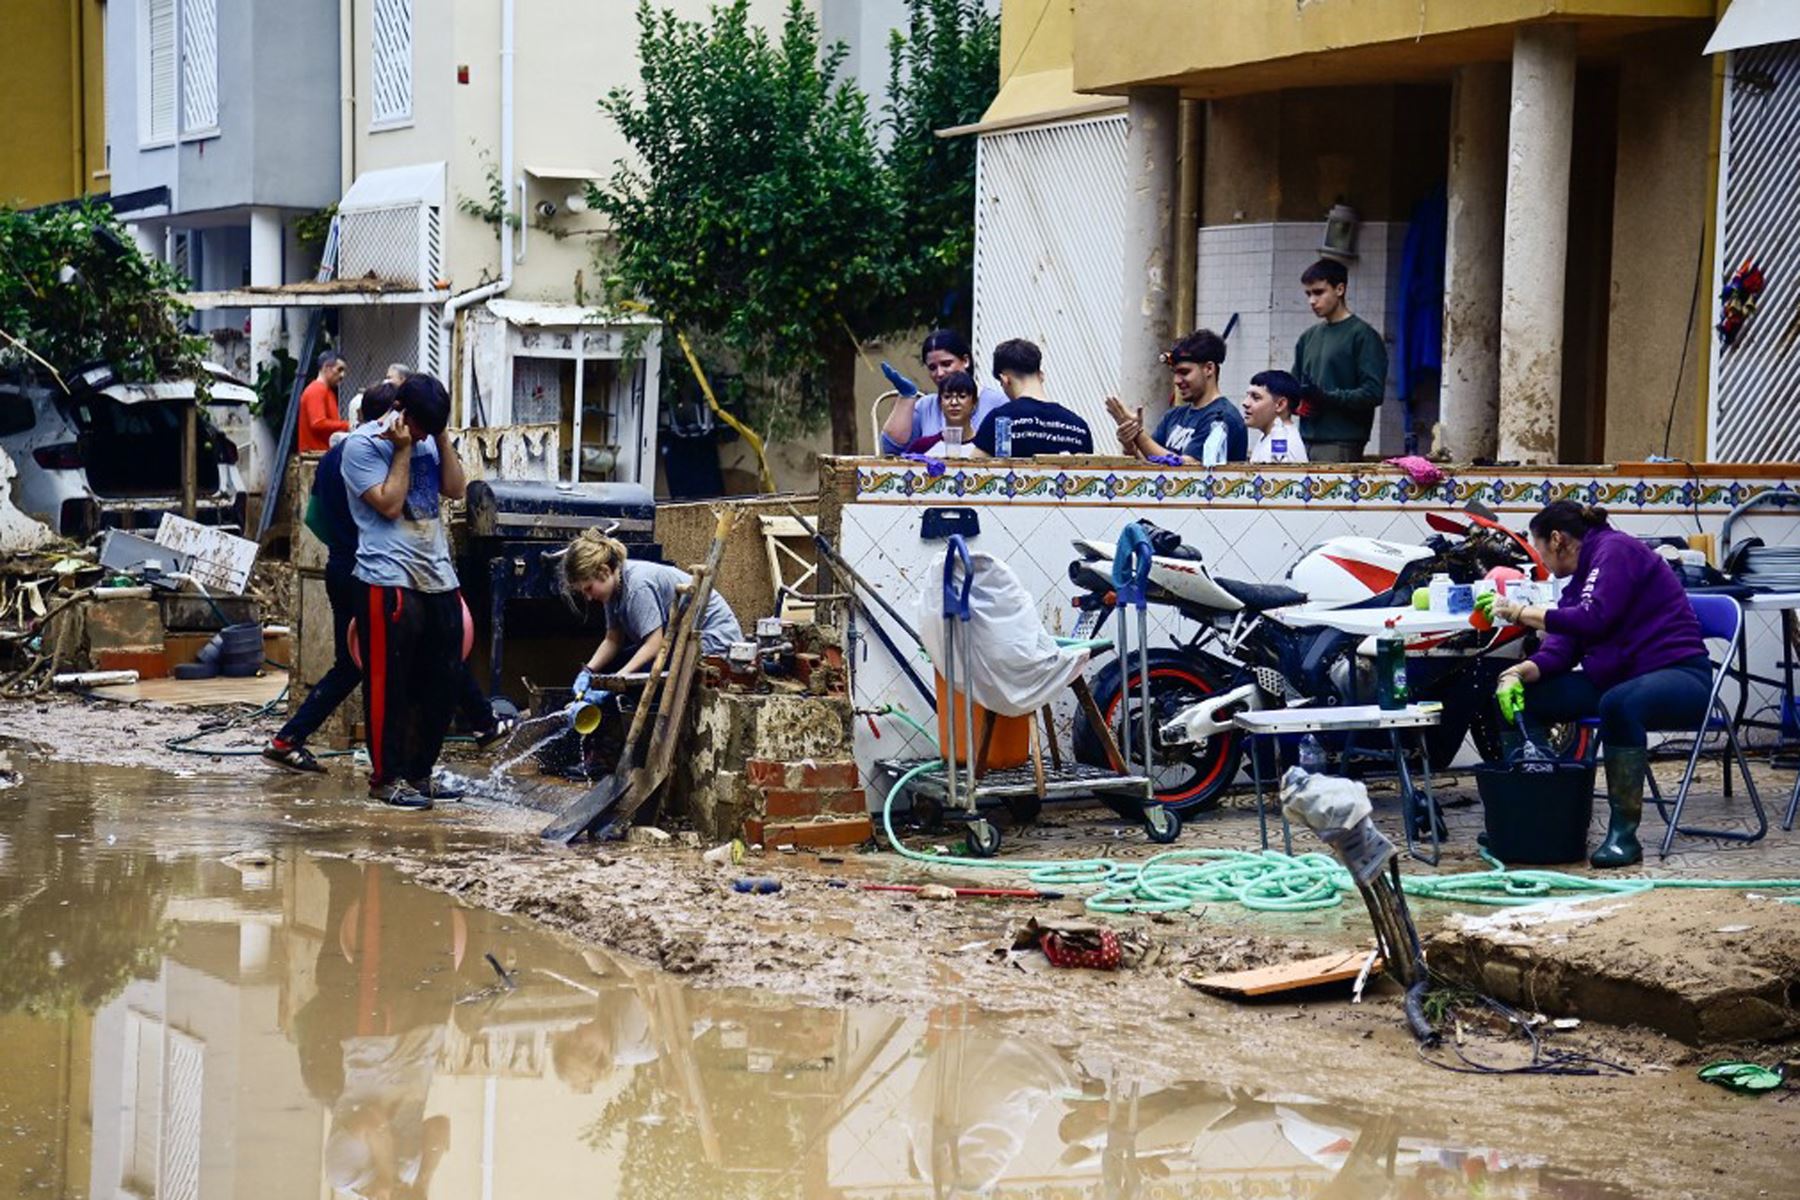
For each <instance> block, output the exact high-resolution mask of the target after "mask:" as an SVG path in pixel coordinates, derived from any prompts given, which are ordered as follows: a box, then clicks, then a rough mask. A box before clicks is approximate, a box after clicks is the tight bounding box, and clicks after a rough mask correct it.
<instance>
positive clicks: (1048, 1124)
mask: <svg viewBox="0 0 1800 1200" xmlns="http://www.w3.org/2000/svg"><path fill="white" fill-rule="evenodd" d="M16 765H18V766H20V767H22V768H23V775H24V781H23V782H22V783H21V784H19V785H18V786H14V787H11V788H10V789H8V790H4V791H0V1046H3V1047H4V1054H5V1068H4V1070H3V1071H0V1196H8V1197H11V1196H19V1197H37V1196H43V1197H92V1198H95V1200H102V1198H104V1200H115V1198H126V1197H129V1198H134V1200H221V1198H225V1197H246V1198H248V1197H256V1198H258V1200H262V1198H277V1197H295V1198H301V1197H305V1198H308V1200H315V1198H319V1197H332V1196H338V1195H342V1196H363V1197H371V1198H376V1197H386V1198H392V1200H399V1198H402V1197H425V1196H430V1197H435V1198H442V1200H461V1198H467V1200H490V1198H494V1197H565V1196H566V1197H614V1196H618V1197H631V1198H646V1200H648V1198H651V1197H670V1198H705V1197H776V1196H804V1197H841V1198H845V1200H849V1198H863V1197H868V1198H874V1197H948V1196H995V1197H1014V1196H1018V1197H1024V1196H1029V1197H1042V1198H1050V1197H1057V1198H1062V1197H1069V1198H1073V1197H1089V1196H1092V1197H1108V1198H1123V1197H1137V1196H1142V1197H1175V1196H1218V1197H1227V1196H1229V1197H1252V1196H1256V1197H1262V1196H1268V1197H1290V1196H1292V1197H1301V1196H1312V1197H1339V1198H1344V1200H1365V1198H1374V1197H1395V1198H1400V1197H1439V1196H1483V1197H1495V1198H1498V1197H1561V1198H1571V1200H1572V1198H1599V1197H1614V1196H1623V1195H1626V1193H1623V1192H1618V1191H1615V1190H1611V1189H1608V1188H1604V1187H1601V1186H1599V1185H1597V1184H1591V1183H1586V1182H1583V1181H1581V1180H1579V1179H1574V1178H1571V1177H1569V1176H1566V1175H1563V1174H1561V1173H1559V1172H1558V1171H1557V1170H1556V1169H1555V1165H1554V1164H1552V1163H1546V1162H1544V1161H1543V1160H1542V1159H1539V1158H1535V1157H1533V1156H1532V1155H1530V1154H1529V1153H1521V1152H1519V1150H1518V1148H1515V1147H1504V1146H1502V1147H1488V1146H1468V1145H1454V1144H1446V1143H1445V1142H1443V1141H1442V1140H1438V1139H1437V1138H1435V1137H1433V1136H1426V1135H1424V1134H1422V1133H1420V1132H1419V1130H1420V1129H1422V1128H1442V1127H1443V1121H1442V1117H1441V1114H1440V1115H1439V1117H1438V1118H1437V1119H1435V1120H1429V1121H1427V1120H1421V1121H1419V1122H1416V1123H1415V1122H1411V1121H1409V1120H1407V1119H1406V1118H1404V1117H1392V1116H1382V1117H1369V1116H1366V1115H1363V1114H1361V1113H1359V1112H1358V1111H1354V1110H1351V1109H1347V1108H1338V1107H1331V1106H1327V1105H1325V1104H1323V1103H1320V1102H1318V1101H1315V1100H1313V1099H1310V1098H1309V1097H1308V1096H1307V1094H1306V1090H1305V1084H1306V1080H1305V1078H1303V1077H1295V1078H1272V1079H1270V1080H1269V1081H1268V1084H1267V1086H1266V1088H1264V1089H1262V1090H1257V1091H1246V1090H1235V1091H1234V1090H1228V1089H1226V1088H1224V1087H1222V1086H1219V1085H1216V1084H1213V1083H1209V1082H1208V1081H1207V1080H1206V1079H1204V1078H1194V1079H1190V1080H1187V1081H1185V1082H1180V1083H1177V1084H1175V1085H1173V1086H1169V1085H1167V1084H1166V1083H1158V1084H1156V1085H1155V1086H1151V1085H1148V1084H1145V1083H1143V1082H1142V1081H1141V1079H1140V1078H1138V1076H1137V1073H1136V1071H1135V1069H1134V1068H1133V1067H1132V1066H1131V1065H1129V1064H1128V1063H1125V1062H1122V1061H1120V1060H1119V1059H1117V1058H1113V1059H1108V1058H1106V1057H1102V1056H1099V1055H1097V1054H1088V1053H1084V1052H1083V1050H1082V1049H1081V1048H1080V1047H1067V1048H1053V1047H1051V1046H1049V1045H1046V1044H1044V1043H1042V1042H1039V1041H1034V1040H1028V1039H1024V1038H1019V1037H1015V1036H1010V1035H1008V1034H1007V1033H1006V1032H1005V1031H1004V1029H1003V1028H1002V1027H1001V1026H999V1025H998V1024H995V1023H993V1022H991V1021H988V1020H985V1019H984V1018H983V1017H982V1016H981V1015H980V1014H979V1013H978V1012H976V1011H973V1010H972V1009H970V1008H969V1007H966V1006H948V1007H935V1008H934V1007H929V1006H924V1005H921V1006H920V1007H919V1008H917V1009H916V1010H914V1011H879V1010H874V1009H859V1008H849V1009H828V1008H817V1007H804V1006H800V1005H796V1004H795V1003H793V1002H792V1001H790V1000H788V999H786V998H784V997H783V996H781V995H779V994H775V993H772V992H767V991H729V990H706V989H693V988H690V987H687V986H685V985H683V984H681V983H678V982H677V981H676V980H675V979H674V978H673V977H670V976H664V975H659V974H658V973H657V972H655V971H652V970H650V969H648V968H646V967H644V966H642V965H640V964H638V963H635V962H633V961H630V960H627V959H624V958H622V957H619V956H615V955H612V954H609V953H607V952H604V951H601V950H596V949H592V948H587V947H583V946H580V945H577V944H575V943H573V942H570V941H568V940H565V939H563V938H561V937H559V936H556V935H553V934H551V933H548V932H546V931H544V930H541V929H537V928H534V927H532V926H530V925H529V924H526V923H522V922H520V921H518V920H517V919H515V918H506V917H502V916H498V915H495V914H491V913H488V912H485V911H481V910H474V909H468V908H464V907H461V906H459V905H458V904H457V903H456V902H455V901H454V900H453V899H451V898H449V897H447V896H445V895H442V894H440V893H437V892H433V891H429V890H426V889H423V888H420V887H417V886H413V885H411V884H408V883H406V882H403V881H402V879H401V878H400V877H399V876H397V875H396V874H394V873H393V872H391V871H390V870H388V869H387V868H384V867H379V866H373V865H367V864H363V863H359V862H356V861H353V860H351V859H349V858H346V857H344V855H345V854H346V853H347V852H350V851H353V850H356V849H358V848H364V847H380V846H383V845H387V846H394V845H406V846H409V847H413V848H415V849H418V848H442V849H464V850H467V849H469V848H471V847H476V846H480V845H483V844H488V845H499V844H502V843H503V842H504V840H505V838H504V835H496V834H494V833H492V832H490V831H487V830H484V829H479V828H476V823H475V822H472V821H470V822H467V823H462V822H459V821H458V819H457V817H456V815H455V814H454V812H450V813H446V812H442V811H440V812H439V813H436V814H433V815H432V817H431V819H430V820H429V821H421V820H419V819H418V818H417V817H413V816H408V815H405V814H397V813H390V812H387V811H385V810H381V809H377V808H372V807H368V806H364V805H361V804H359V803H356V802H347V801H344V800H342V799H340V798H339V797H340V796H341V795H342V793H343V791H344V787H343V784H342V783H341V782H340V783H338V784H331V783H316V782H313V781H290V780H286V779H280V780H274V781H269V780H268V779H267V777H266V776H263V775H261V774H255V775H251V774H246V775H245V777H244V779H243V780H240V781H234V780H233V779H231V778H230V777H221V776H218V775H207V776H196V777H192V778H180V777H176V776H171V775H163V774H156V773H152V772H147V771H144V770H135V769H134V770H126V769H118V768H102V767H92V766H72V765H64V764H55V763H50V762H46V761H43V760H41V759H37V760H31V761H23V760H16ZM309 789H310V790H309ZM334 789H335V792H334V794H331V795H328V794H326V793H327V792H328V791H333V790H334ZM1158 1036H1163V1035H1158ZM1144 1053H1145V1055H1146V1056H1149V1057H1154V1056H1156V1055H1157V1054H1158V1053H1159V1051H1158V1049H1157V1047H1155V1046H1146V1047H1144Z"/></svg>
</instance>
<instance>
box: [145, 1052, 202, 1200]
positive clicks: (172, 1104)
mask: <svg viewBox="0 0 1800 1200" xmlns="http://www.w3.org/2000/svg"><path fill="white" fill-rule="evenodd" d="M168 1060H169V1082H168V1090H167V1092H166V1093H165V1094H166V1096H167V1104H166V1106H165V1113H164V1118H163V1120H164V1125H163V1141H162V1186H161V1187H159V1188H158V1189H157V1200H200V1114H201V1111H202V1108H203V1104H202V1100H203V1099H204V1097H205V1089H206V1044H205V1043H204V1042H202V1041H201V1040H200V1039H199V1038H196V1037H194V1036H192V1035H191V1034H186V1033H182V1032H181V1031H180V1030H176V1029H171V1030H169V1043H168Z"/></svg>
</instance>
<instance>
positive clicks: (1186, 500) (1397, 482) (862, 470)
mask: <svg viewBox="0 0 1800 1200" xmlns="http://www.w3.org/2000/svg"><path fill="white" fill-rule="evenodd" d="M1796 490H1800V489H1797V487H1796V481H1789V480H1779V481H1774V480H1767V479H1732V478H1729V477H1721V476H1707V477H1702V478H1699V479H1695V478H1691V477H1690V478H1686V479H1682V478H1671V477H1667V476H1658V477H1656V478H1640V477H1634V476H1620V475H1618V474H1617V473H1616V472H1608V473H1605V474H1602V473H1599V472H1594V473H1590V474H1576V475H1563V476H1551V475H1535V474H1526V473H1524V472H1520V473H1516V474H1490V473H1486V472H1483V473H1479V474H1473V473H1472V474H1468V475H1460V476H1458V475H1452V476H1449V477H1447V478H1446V479H1445V480H1444V481H1443V482H1442V483H1440V484H1436V485H1434V486H1432V487H1428V488H1423V487H1419V486H1417V485H1415V484H1413V483H1412V482H1411V481H1410V480H1408V479H1407V478H1406V476H1404V475H1402V474H1400V473H1399V472H1397V471H1381V472H1364V471H1348V472H1333V471H1323V470H1321V471H1318V472H1311V471H1309V472H1305V473H1300V472H1281V473H1273V472H1271V473H1266V474H1265V473H1263V472H1260V471H1198V470H1196V471H1167V472H1162V471H1159V472H1155V473H1152V472H1150V471H1147V470H1145V471H1132V470H1107V469H1105V468H1097V467H1071V468H1068V469H1066V470H1056V469H1054V468H1047V467H1046V468H1029V467H1028V468H1023V469H1021V468H1018V467H991V468H982V467H959V468H958V469H956V470H946V471H945V472H944V473H943V474H942V475H939V476H937V477H935V478H933V477H932V476H931V475H929V474H928V473H927V472H926V471H924V470H922V469H920V468H918V467H915V466H912V465H910V464H908V465H905V466H902V465H899V464H895V465H893V466H888V465H885V464H884V465H881V466H869V467H858V468H857V469H856V495H855V499H856V500H857V501H859V502H865V501H866V502H876V503H881V502H887V503H910V502H913V501H917V500H933V501H961V502H996V501H998V502H1005V501H1015V500H1016V501H1028V502H1037V503H1045V502H1053V503H1058V504H1093V505H1107V504H1117V503H1120V502H1126V503H1133V504H1167V505H1177V506H1193V505H1198V504H1229V505H1242V506H1250V507H1261V506H1265V505H1275V506H1282V507H1305V506H1314V505H1316V506H1320V507H1332V508H1342V507H1350V506H1360V505H1369V506H1375V507H1400V508H1405V507H1409V506H1411V507H1424V508H1441V507H1443V506H1445V505H1456V506H1460V505H1463V504H1467V503H1468V502H1469V501H1471V500H1480V501H1482V502H1483V503H1485V504H1487V505H1489V506H1490V507H1493V508H1525V507H1530V508H1536V507H1541V506H1542V505H1545V504H1548V503H1550V502H1551V501H1553V500H1577V501H1580V502H1581V503H1583V504H1599V505H1604V506H1605V507H1607V508H1609V509H1613V510H1615V511H1618V512H1620V513H1625V512H1639V513H1648V512H1669V513H1679V512H1687V511H1692V510H1694V509H1695V508H1699V509H1702V510H1707V509H1710V510H1713V511H1718V512H1723V511H1726V510H1729V509H1732V508H1735V507H1737V506H1738V505H1739V504H1742V503H1743V502H1744V501H1745V500H1748V499H1750V498H1751V497H1752V496H1756V495H1760V494H1762V493H1763V492H1768V491H1780V492H1795V491H1796ZM1769 511H1770V512H1778V511H1785V512H1788V513H1793V512H1795V511H1796V510H1795V509H1794V508H1792V507H1784V508H1783V509H1770V510H1769Z"/></svg>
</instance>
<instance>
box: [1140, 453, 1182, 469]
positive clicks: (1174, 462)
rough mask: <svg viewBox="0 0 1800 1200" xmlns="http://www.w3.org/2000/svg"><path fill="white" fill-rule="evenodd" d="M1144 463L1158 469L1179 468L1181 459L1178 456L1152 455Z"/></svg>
mask: <svg viewBox="0 0 1800 1200" xmlns="http://www.w3.org/2000/svg"><path fill="white" fill-rule="evenodd" d="M1144 461H1145V462H1147V463H1150V464H1152V465H1154V466H1158V467H1179V466H1180V465H1181V462H1182V459H1181V455H1179V454H1152V455H1150V456H1149V457H1148V458H1146V459H1144Z"/></svg>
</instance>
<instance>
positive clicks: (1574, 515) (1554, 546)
mask: <svg viewBox="0 0 1800 1200" xmlns="http://www.w3.org/2000/svg"><path fill="white" fill-rule="evenodd" d="M1531 540H1532V544H1533V545H1534V546H1535V547H1536V548H1537V552H1538V554H1539V556H1540V557H1541V558H1542V559H1543V560H1544V565H1545V566H1547V567H1548V568H1549V569H1550V571H1551V572H1552V573H1553V574H1555V575H1557V576H1559V577H1561V576H1567V577H1568V580H1569V582H1568V587H1567V588H1566V590H1565V591H1564V592H1563V595H1562V599H1561V600H1559V601H1558V602H1557V603H1556V606H1555V607H1553V608H1549V607H1543V606H1540V605H1535V604H1534V605H1522V604H1517V603H1514V602H1512V601H1508V600H1504V599H1501V598H1500V597H1498V596H1495V595H1492V594H1490V595H1486V596H1483V597H1481V600H1480V604H1481V608H1482V610H1483V611H1484V612H1486V613H1488V614H1489V615H1490V616H1492V617H1496V618H1499V619H1500V620H1504V621H1509V622H1514V623H1516V624H1520V625H1524V626H1526V627H1528V628H1531V629H1541V630H1543V631H1544V632H1545V634H1546V635H1547V636H1546V637H1545V638H1544V640H1543V644H1542V645H1541V646H1540V647H1539V648H1538V652H1537V653H1536V654H1534V655H1532V656H1531V657H1530V658H1528V659H1526V660H1525V661H1524V662H1521V663H1519V664H1518V665H1517V666H1513V667H1509V668H1507V669H1506V670H1505V671H1504V672H1502V673H1501V675H1500V680H1499V686H1498V687H1497V688H1496V689H1495V699H1496V700H1497V701H1498V702H1499V705H1500V715H1501V716H1502V717H1503V718H1504V719H1505V722H1506V724H1507V725H1508V726H1512V725H1514V723H1515V722H1516V721H1517V720H1518V718H1519V716H1520V714H1521V713H1524V714H1525V715H1526V721H1527V723H1528V724H1527V729H1528V730H1529V731H1530V733H1531V735H1532V736H1533V737H1534V738H1541V737H1542V734H1543V727H1544V726H1545V725H1547V724H1549V723H1552V722H1556V721H1574V720H1580V719H1581V718H1583V717H1591V716H1595V715H1598V716H1599V718H1600V740H1601V743H1602V744H1603V745H1604V746H1605V750H1606V756H1605V760H1604V761H1605V765H1606V799H1607V803H1608V804H1609V805H1610V806H1611V808H1612V820H1611V821H1610V822H1609V823H1608V825H1607V829H1606V840H1605V841H1604V842H1602V843H1601V844H1600V848H1599V849H1598V850H1596V851H1594V853H1593V854H1592V855H1590V856H1589V858H1588V861H1589V862H1591V863H1592V864H1593V865H1594V866H1596V867H1625V866H1630V865H1631V864H1633V863H1636V862H1641V861H1642V860H1643V857H1644V851H1643V847H1642V846H1640V845H1639V844H1638V838H1637V827H1638V821H1639V819H1640V818H1641V817H1642V816H1643V812H1644V778H1645V772H1646V771H1647V769H1648V766H1649V749H1648V744H1649V739H1648V736H1647V735H1648V733H1649V732H1650V731H1652V730H1666V729H1694V728H1696V727H1697V726H1698V725H1699V724H1700V720H1701V718H1702V717H1704V716H1705V715H1706V706H1707V699H1708V697H1709V696H1710V695H1711V694H1712V661H1711V659H1710V658H1709V657H1708V656H1707V653H1706V642H1705V640H1704V639H1703V638H1702V637H1701V636H1700V621H1699V618H1698V617H1696V616H1695V615H1694V609H1693V606H1692V605H1690V604H1689V603H1688V598H1687V593H1686V592H1684V591H1683V590H1682V587H1681V581H1680V580H1679V579H1677V578H1676V576H1675V572H1673V571H1671V570H1670V569H1669V565H1668V564H1667V563H1666V562H1664V561H1663V560H1662V558H1661V557H1659V556H1658V555H1657V553H1656V552H1655V551H1654V550H1651V549H1650V548H1649V547H1648V546H1646V545H1644V543H1642V542H1640V541H1638V540H1637V539H1636V538H1634V537H1632V536H1631V535H1630V534H1626V533H1621V532H1619V531H1618V530H1616V529H1614V528H1612V526H1610V525H1608V524H1607V521H1606V510H1605V509H1601V508H1594V507H1591V506H1586V505H1581V504H1576V503H1575V502H1574V501H1572V500H1558V501H1557V502H1556V503H1554V504H1551V505H1548V506H1546V507H1545V508H1544V509H1543V510H1542V511H1541V512H1539V513H1538V514H1537V516H1535V517H1533V518H1531ZM1577 666H1579V668H1580V669H1579V670H1577V669H1576V668H1577Z"/></svg>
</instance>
